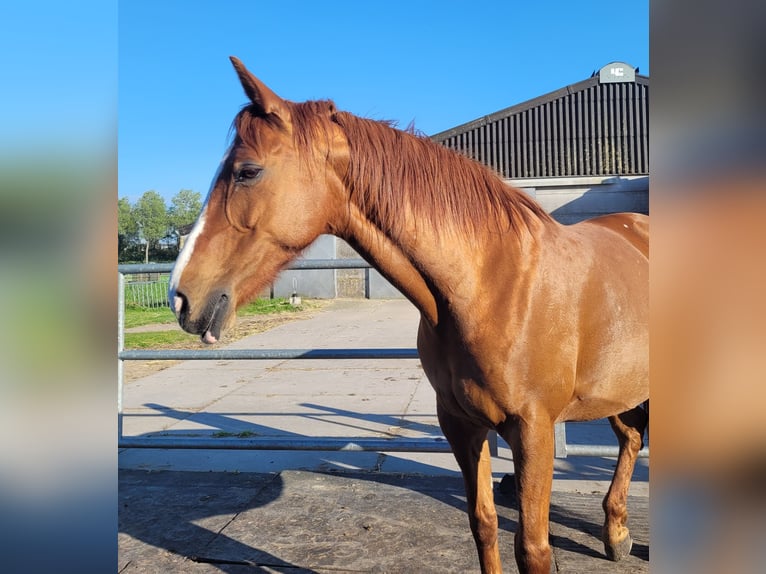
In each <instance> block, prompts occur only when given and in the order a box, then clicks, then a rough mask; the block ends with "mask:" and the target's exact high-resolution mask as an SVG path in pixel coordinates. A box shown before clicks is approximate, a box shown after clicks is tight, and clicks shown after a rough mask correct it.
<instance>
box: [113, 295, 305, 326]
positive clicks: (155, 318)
mask: <svg viewBox="0 0 766 574" xmlns="http://www.w3.org/2000/svg"><path fill="white" fill-rule="evenodd" d="M305 308H306V306H305V305H297V306H293V305H290V300H289V299H285V298H284V297H279V298H276V299H256V300H255V301H253V302H252V303H248V304H247V305H245V306H244V307H242V308H241V309H239V310H238V311H237V316H238V317H246V316H248V315H269V314H272V313H295V312H297V311H303V310H304V309H305ZM175 322H176V318H175V315H173V312H172V311H171V310H170V307H168V306H165V305H163V306H162V307H142V306H139V305H126V307H125V328H126V329H130V328H131V327H143V326H144V325H157V324H159V325H166V324H170V325H172V324H173V323H175Z"/></svg>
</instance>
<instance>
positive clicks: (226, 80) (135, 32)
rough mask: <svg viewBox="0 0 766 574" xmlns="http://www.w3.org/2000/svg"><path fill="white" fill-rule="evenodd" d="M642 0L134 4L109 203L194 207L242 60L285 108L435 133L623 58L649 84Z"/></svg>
mask: <svg viewBox="0 0 766 574" xmlns="http://www.w3.org/2000/svg"><path fill="white" fill-rule="evenodd" d="M648 4H649V3H648V0H641V1H637V2H614V1H613V0H609V1H606V0H603V1H602V0H599V1H590V2H571V1H555V2H546V1H538V2H535V1H532V0H528V1H526V2H515V1H508V0H473V1H471V2H451V1H449V0H426V1H418V0H408V1H400V0H388V1H355V0H327V1H317V0H306V1H297V0H219V1H216V2H202V1H199V2H195V1H188V0H186V1H180V0H166V1H157V0H130V1H123V2H120V4H119V24H118V31H119V35H118V40H119V68H118V70H119V152H118V154H119V156H118V157H119V195H120V197H128V198H129V199H130V200H131V201H135V200H136V199H137V198H138V197H140V196H141V194H142V193H143V192H145V191H147V190H149V189H154V190H156V191H158V192H159V193H160V194H161V195H162V196H163V197H165V198H166V199H167V200H168V202H169V200H170V198H171V197H172V196H173V195H175V193H177V192H178V191H179V190H180V189H184V188H186V189H193V190H195V191H199V192H200V193H201V194H202V196H203V197H204V196H205V195H206V194H207V191H208V188H209V186H210V180H211V178H212V176H213V174H214V172H215V170H216V168H217V166H218V162H219V160H220V159H221V156H222V154H223V153H224V151H225V149H226V146H227V137H228V134H229V126H230V124H231V120H232V119H233V117H234V115H235V114H236V113H237V111H238V110H239V108H240V106H241V105H242V104H244V103H246V97H245V95H244V94H243V92H242V89H241V87H240V85H239V82H238V81H237V78H236V75H235V74H234V71H233V69H232V67H231V65H230V63H229V60H228V57H229V55H235V56H237V57H239V58H240V59H241V60H242V61H243V62H244V63H245V65H246V66H247V67H248V68H249V69H250V71H251V72H253V73H254V74H255V75H257V76H258V77H260V78H261V79H262V80H263V81H264V82H266V83H267V85H269V86H270V87H271V88H272V89H273V90H274V91H275V92H276V93H278V94H279V95H281V96H282V97H285V98H287V99H290V100H294V101H302V100H306V99H317V98H330V99H333V100H334V101H335V102H336V104H337V105H338V107H339V108H340V109H343V110H347V111H350V112H353V113H355V114H357V115H362V116H366V117H372V118H376V119H387V120H396V121H398V122H399V125H400V126H401V127H405V126H406V125H407V124H408V123H409V122H410V121H413V120H414V122H415V126H416V127H417V128H418V129H419V130H421V131H423V132H425V133H426V134H434V133H437V132H439V131H442V130H445V129H449V128H451V127H454V126H456V125H459V124H461V123H464V122H467V121H470V120H473V119H475V118H477V117H480V116H482V115H485V114H489V113H492V112H495V111H497V110H499V109H502V108H505V107H508V106H511V105H514V104H518V103H521V102H523V101H526V100H528V99H530V98H534V97H536V96H540V95H542V94H545V93H547V92H550V91H553V90H556V89H558V88H561V87H563V86H565V85H567V84H571V83H575V82H578V81H580V80H584V79H586V78H588V77H589V76H590V74H591V73H592V72H593V71H594V70H597V69H598V68H600V67H601V66H603V65H605V64H607V63H609V62H612V61H615V60H620V61H625V62H627V63H629V64H631V65H633V66H637V67H640V73H641V74H646V75H648V74H649V5H648Z"/></svg>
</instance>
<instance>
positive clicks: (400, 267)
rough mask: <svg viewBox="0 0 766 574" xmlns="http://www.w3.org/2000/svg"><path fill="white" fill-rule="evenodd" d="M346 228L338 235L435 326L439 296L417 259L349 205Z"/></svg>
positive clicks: (353, 206)
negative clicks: (420, 268) (436, 295)
mask: <svg viewBox="0 0 766 574" xmlns="http://www.w3.org/2000/svg"><path fill="white" fill-rule="evenodd" d="M348 216H349V217H348V221H347V224H346V227H345V229H344V231H343V232H342V233H340V234H339V235H340V236H341V238H342V239H345V240H346V241H347V242H348V243H349V244H350V245H351V247H353V248H354V249H355V250H356V251H357V252H358V253H359V254H360V255H361V256H362V257H364V258H365V259H366V260H367V261H369V262H370V263H371V264H372V265H373V266H374V267H375V268H376V269H377V270H378V271H379V272H380V273H381V274H382V275H383V276H384V277H385V278H386V279H388V281H389V282H391V283H392V284H393V285H394V286H395V287H396V288H397V289H399V291H401V292H402V294H404V295H405V296H406V297H407V298H408V299H409V300H410V301H411V302H412V303H413V304H414V305H415V306H416V307H417V308H418V309H419V310H420V312H421V314H422V315H423V317H424V318H425V319H426V320H427V321H428V322H430V323H431V324H432V325H436V323H437V322H438V312H437V304H436V297H435V293H434V291H433V289H432V288H431V287H430V286H429V284H428V282H427V277H426V276H425V275H424V274H423V272H422V271H420V270H419V269H418V268H417V267H416V264H417V259H416V258H413V257H412V254H411V253H409V252H405V251H404V250H403V249H402V246H401V245H399V244H398V243H397V242H396V241H394V240H392V239H391V238H390V237H389V236H388V235H386V234H385V233H384V232H383V231H382V230H381V229H379V228H378V227H377V226H375V225H374V224H373V223H372V222H371V221H370V220H369V219H368V218H367V217H365V216H364V215H363V214H362V212H361V211H360V210H359V209H358V208H357V207H356V206H355V205H353V204H350V206H349V211H348Z"/></svg>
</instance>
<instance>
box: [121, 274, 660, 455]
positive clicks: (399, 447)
mask: <svg viewBox="0 0 766 574" xmlns="http://www.w3.org/2000/svg"><path fill="white" fill-rule="evenodd" d="M370 267H371V265H370V264H369V263H367V262H366V261H364V260H363V259H301V260H297V261H295V262H294V263H293V264H292V265H291V266H290V267H289V269H293V270H297V269H367V268H370ZM172 268H173V264H172V263H166V264H148V265H147V264H123V265H118V267H117V271H118V274H119V277H118V288H119V295H118V312H117V324H118V327H117V328H118V333H117V359H118V362H117V421H118V422H117V432H118V437H117V446H118V448H165V449H223V450H306V451H308V450H319V451H375V452H378V451H382V452H451V449H450V446H449V443H448V442H447V441H446V439H445V438H444V437H443V436H433V437H428V438H409V437H396V438H390V439H383V438H367V437H364V438H361V437H360V438H353V439H349V438H336V437H284V438H283V437H255V438H250V437H248V438H234V437H231V438H230V437H209V438H205V437H172V438H168V437H145V436H124V435H123V424H122V423H123V393H124V365H123V363H124V361H148V360H168V361H170V360H181V361H189V360H213V361H214V360H274V359H276V360H305V359H327V360H338V359H417V358H418V357H419V355H418V351H417V349H403V348H389V349H373V348H369V349H205V350H181V349H178V350H157V349H146V350H125V284H126V283H125V275H126V274H132V273H169V272H170V271H171V270H172ZM555 440H556V446H555V454H556V457H557V458H566V457H567V456H597V457H616V456H617V455H618V448H617V447H616V446H606V445H572V444H567V442H566V426H565V424H564V423H559V424H557V425H556V429H555ZM489 441H490V452H491V453H492V455H493V456H497V452H498V451H497V434H496V433H495V432H494V431H492V432H491V433H490V435H489ZM639 456H641V457H648V456H649V449H648V448H643V449H642V450H641V451H640V452H639Z"/></svg>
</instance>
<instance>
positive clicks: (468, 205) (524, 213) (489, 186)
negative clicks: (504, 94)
mask: <svg viewBox="0 0 766 574" xmlns="http://www.w3.org/2000/svg"><path fill="white" fill-rule="evenodd" d="M333 121H335V123H337V124H338V125H339V126H340V127H341V129H342V131H343V132H344V134H345V135H346V138H347V140H348V143H349V147H350V161H349V170H348V174H347V176H346V184H347V185H348V187H349V189H350V191H351V198H352V200H353V201H354V202H355V203H356V204H357V205H358V206H359V208H360V209H361V210H362V212H363V213H366V214H367V215H368V217H373V219H374V220H375V221H376V223H377V224H378V225H380V226H381V228H382V229H387V230H390V231H395V230H396V229H397V227H398V225H400V224H401V221H402V216H401V214H402V212H403V210H404V209H405V208H409V209H411V210H412V212H413V213H414V215H415V217H416V219H417V220H418V221H421V220H425V221H427V222H428V223H429V224H430V225H432V226H433V227H434V229H436V230H437V231H438V230H439V229H440V228H443V227H446V226H447V225H446V224H448V223H452V224H453V225H454V227H455V228H456V229H458V230H460V231H462V232H464V233H473V234H475V233H476V232H477V231H481V230H484V231H486V230H487V229H490V230H493V231H497V232H502V231H505V230H507V229H508V228H510V229H512V230H514V231H515V232H516V233H519V232H520V230H521V228H522V226H528V225H529V224H530V223H531V221H532V220H533V219H535V218H536V219H538V220H543V221H549V220H551V217H550V215H548V214H547V213H546V212H545V211H544V210H543V209H542V207H540V205H539V204H537V202H535V201H534V200H533V199H532V198H530V197H529V196H528V195H526V194H525V193H524V192H522V191H519V190H517V189H514V188H512V187H510V186H508V185H506V184H505V183H504V182H503V181H502V180H501V179H500V177H499V176H498V175H497V174H496V173H495V172H493V171H492V170H490V169H489V168H488V167H486V166H484V165H483V164H481V163H479V162H477V161H474V160H472V159H469V158H467V157H465V156H463V155H460V154H458V153H457V152H455V151H453V150H450V149H448V148H446V147H444V146H442V145H439V144H437V143H435V142H433V141H432V140H431V139H430V138H428V137H426V136H422V135H418V134H416V133H414V129H412V128H411V127H410V128H408V129H407V130H406V131H402V130H398V129H395V128H394V126H393V124H392V123H391V122H382V121H375V120H369V119H363V118H359V117H357V116H354V115H352V114H350V113H347V112H338V113H336V114H334V116H333Z"/></svg>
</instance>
